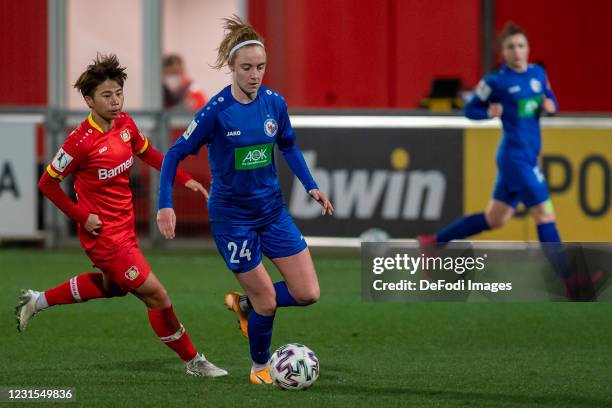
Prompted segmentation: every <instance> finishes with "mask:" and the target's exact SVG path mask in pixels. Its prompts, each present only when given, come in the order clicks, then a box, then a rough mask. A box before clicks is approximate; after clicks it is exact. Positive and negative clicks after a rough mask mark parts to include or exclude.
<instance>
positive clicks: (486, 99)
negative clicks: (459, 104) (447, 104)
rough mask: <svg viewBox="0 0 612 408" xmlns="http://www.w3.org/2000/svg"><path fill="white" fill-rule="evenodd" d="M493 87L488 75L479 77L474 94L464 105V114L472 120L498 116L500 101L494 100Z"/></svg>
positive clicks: (500, 106) (500, 110) (501, 111)
mask: <svg viewBox="0 0 612 408" xmlns="http://www.w3.org/2000/svg"><path fill="white" fill-rule="evenodd" d="M494 89H495V88H494V84H493V81H492V80H491V78H490V77H489V76H487V77H485V78H483V79H481V80H480V82H479V83H478V85H477V86H476V89H475V90H474V95H473V96H472V98H471V99H470V100H469V101H468V103H467V105H466V106H465V116H466V117H468V118H469V119H474V120H482V119H489V118H493V117H500V116H501V115H502V113H503V109H502V105H501V104H500V103H496V102H495V101H494V97H495V91H494Z"/></svg>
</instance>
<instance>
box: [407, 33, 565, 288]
mask: <svg viewBox="0 0 612 408" xmlns="http://www.w3.org/2000/svg"><path fill="white" fill-rule="evenodd" d="M500 43H501V52H502V56H503V59H504V62H505V64H503V65H502V66H501V68H499V69H498V70H497V71H495V72H493V73H491V74H489V75H486V76H485V77H484V78H483V79H482V80H481V81H480V83H479V84H478V86H477V88H476V92H475V95H474V96H473V97H472V99H471V100H470V101H469V102H468V104H467V106H466V108H465V115H466V116H467V117H468V118H470V119H476V120H480V119H488V118H495V117H499V118H501V121H502V125H503V136H502V140H501V143H500V145H499V148H498V150H497V168H498V175H497V181H496V183H495V187H494V191H493V197H492V198H491V200H490V201H489V204H488V206H487V209H486V210H485V212H482V213H478V214H472V215H467V216H465V217H462V218H460V219H458V220H456V221H455V222H453V223H451V224H450V225H448V226H447V227H445V228H443V229H442V230H441V231H439V232H438V233H437V234H435V235H422V236H419V237H418V238H417V239H418V241H419V244H420V246H421V248H422V252H423V253H427V252H431V250H432V248H433V247H434V246H435V245H436V244H439V243H446V242H449V241H451V240H455V239H463V238H467V237H470V236H472V235H475V234H478V233H480V232H482V231H486V230H489V229H494V228H501V227H502V226H504V225H505V224H506V223H507V222H508V221H509V220H510V218H512V216H513V215H514V212H515V209H516V206H517V205H518V204H519V202H523V204H524V205H525V207H526V208H528V209H529V212H530V213H531V215H532V216H533V217H534V219H535V222H536V224H537V229H538V238H539V240H540V242H543V243H560V242H561V237H560V236H559V232H558V231H557V226H556V217H555V212H554V209H553V205H552V202H551V200H550V197H549V195H548V188H547V186H546V181H545V180H544V176H543V174H542V172H541V171H540V168H539V167H538V163H537V162H538V156H539V154H540V150H541V145H542V142H541V135H540V115H541V114H543V113H544V114H548V115H552V114H554V113H555V112H556V111H557V108H558V104H557V99H556V97H555V95H554V93H553V91H552V89H551V87H550V83H549V81H548V78H547V76H546V72H545V71H544V68H542V67H541V66H539V65H536V64H529V63H528V57H529V44H528V41H527V36H526V34H525V32H524V31H523V30H522V29H521V28H520V27H518V26H516V25H515V24H514V23H508V24H507V25H506V27H505V28H504V30H503V31H502V33H501V34H500ZM559 248H561V246H560V245H544V246H543V249H544V252H545V253H546V255H547V256H548V258H549V259H550V260H551V262H552V263H553V265H554V266H555V269H556V270H557V272H558V273H559V275H560V276H561V278H563V279H564V283H565V285H566V289H567V292H568V295H570V296H571V291H572V290H573V286H575V284H576V283H575V282H572V281H571V279H573V277H571V276H570V271H569V270H568V267H567V265H566V263H565V260H564V257H563V256H562V254H561V251H555V249H559Z"/></svg>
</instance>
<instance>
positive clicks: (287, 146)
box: [276, 101, 334, 215]
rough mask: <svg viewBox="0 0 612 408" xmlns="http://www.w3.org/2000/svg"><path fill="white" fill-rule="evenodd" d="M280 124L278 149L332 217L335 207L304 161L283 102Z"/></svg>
mask: <svg viewBox="0 0 612 408" xmlns="http://www.w3.org/2000/svg"><path fill="white" fill-rule="evenodd" d="M279 122H280V123H279V124H278V137H277V138H276V143H277V144H278V148H279V150H280V151H281V153H282V154H283V157H284V158H285V161H287V164H288V165H289V168H290V169H291V171H293V174H295V175H296V177H297V178H298V180H300V182H301V183H302V185H303V186H304V189H306V191H307V192H308V194H309V195H310V196H311V197H312V198H313V199H314V200H315V201H317V202H318V203H319V204H320V205H321V207H323V210H322V212H321V213H322V214H323V215H326V214H329V215H332V214H333V212H334V206H333V205H332V203H331V201H330V200H329V198H327V195H326V194H325V193H324V192H322V191H321V190H319V187H318V186H317V183H316V182H315V181H314V178H313V177H312V173H311V172H310V169H308V165H307V164H306V160H304V155H303V154H302V151H301V150H300V149H299V147H297V145H296V144H295V137H296V136H295V131H294V130H293V127H292V126H291V121H290V120H289V114H288V112H287V105H286V104H285V103H284V101H283V108H282V109H281V114H280V117H279Z"/></svg>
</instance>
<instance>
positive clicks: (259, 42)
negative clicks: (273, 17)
mask: <svg viewBox="0 0 612 408" xmlns="http://www.w3.org/2000/svg"><path fill="white" fill-rule="evenodd" d="M252 44H257V45H261V46H262V48H265V47H264V45H263V43H262V42H261V41H257V40H248V41H243V42H241V43H238V44H236V45H234V48H232V49H231V50H230V52H229V57H227V59H228V60H230V59H232V55H234V53H235V52H236V51H238V50H239V49H240V48H242V47H244V46H245V45H252Z"/></svg>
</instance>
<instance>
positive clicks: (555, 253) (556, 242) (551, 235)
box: [538, 222, 570, 278]
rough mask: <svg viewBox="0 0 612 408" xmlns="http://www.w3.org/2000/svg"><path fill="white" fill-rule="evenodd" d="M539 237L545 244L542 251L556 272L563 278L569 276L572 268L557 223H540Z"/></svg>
mask: <svg viewBox="0 0 612 408" xmlns="http://www.w3.org/2000/svg"><path fill="white" fill-rule="evenodd" d="M538 239H539V240H540V242H541V243H542V244H544V245H542V251H543V252H544V255H546V258H548V261H549V262H550V263H551V264H552V266H553V268H555V272H557V274H558V275H559V276H560V277H561V278H567V277H568V276H569V275H570V268H569V266H568V264H567V259H566V258H565V253H564V251H563V245H562V244H561V237H560V236H559V231H557V224H556V223H554V222H549V223H546V224H539V225H538Z"/></svg>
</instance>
